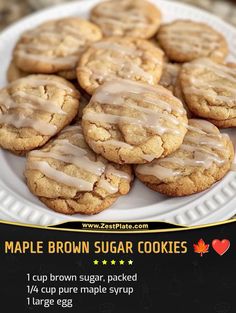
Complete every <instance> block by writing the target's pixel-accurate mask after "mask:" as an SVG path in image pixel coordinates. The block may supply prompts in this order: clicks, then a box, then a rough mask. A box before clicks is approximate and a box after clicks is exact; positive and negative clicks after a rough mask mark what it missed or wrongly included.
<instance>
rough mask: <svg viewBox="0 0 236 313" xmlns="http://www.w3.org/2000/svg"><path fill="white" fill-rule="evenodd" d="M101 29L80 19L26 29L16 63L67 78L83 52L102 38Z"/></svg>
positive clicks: (18, 45) (23, 68)
mask: <svg viewBox="0 0 236 313" xmlns="http://www.w3.org/2000/svg"><path fill="white" fill-rule="evenodd" d="M101 38H102V34H101V31H100V29H99V28H98V27H97V26H96V25H94V24H92V23H90V22H88V21H86V20H83V19H80V18H75V17H69V18H63V19H60V20H53V21H49V22H46V23H43V24H41V25H40V26H38V27H36V28H34V29H33V30H29V31H27V32H25V33H24V34H23V35H22V36H21V38H20V40H19V41H18V43H17V45H16V47H15V49H14V55H13V58H14V62H15V64H16V66H17V67H18V68H19V69H21V70H23V71H25V72H29V73H43V74H53V73H58V72H60V71H61V72H62V74H63V75H64V76H65V77H67V78H68V77H71V75H72V74H73V75H75V74H74V73H75V72H74V71H75V68H76V66H77V63H78V61H79V58H80V55H81V53H82V52H83V51H84V50H85V48H86V47H87V46H88V45H89V44H90V43H91V42H94V41H97V40H100V39H101Z"/></svg>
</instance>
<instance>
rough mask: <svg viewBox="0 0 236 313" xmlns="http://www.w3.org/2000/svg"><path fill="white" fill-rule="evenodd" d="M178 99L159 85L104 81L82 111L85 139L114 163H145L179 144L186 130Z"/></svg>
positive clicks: (97, 151)
mask: <svg viewBox="0 0 236 313" xmlns="http://www.w3.org/2000/svg"><path fill="white" fill-rule="evenodd" d="M186 125H187V117H186V111H185V110H184V108H183V105H182V103H181V102H180V101H179V100H178V99H177V98H176V97H174V96H173V94H172V93H171V92H170V91H169V90H167V89H165V88H164V87H162V86H155V87H153V86H150V85H148V84H142V83H137V82H133V81H129V80H117V81H113V82H107V83H105V84H103V85H102V86H101V87H99V88H98V89H97V91H96V92H95V94H94V95H93V97H92V99H91V101H90V103H89V104H88V105H87V107H86V108H85V109H84V111H83V117H82V127H83V131H84V135H85V140H86V141H87V143H88V144H89V146H90V147H91V148H92V149H93V150H94V151H95V152H96V153H98V154H101V155H102V156H104V157H105V158H106V159H108V160H110V161H113V162H116V163H120V164H123V163H130V164H132V163H134V164H135V163H147V162H150V161H152V160H153V159H154V158H159V157H164V156H166V155H168V154H170V153H172V152H173V151H175V150H176V149H178V147H179V146H180V145H181V143H182V141H183V138H184V135H185V133H186V131H187V129H186Z"/></svg>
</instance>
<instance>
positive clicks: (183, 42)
mask: <svg viewBox="0 0 236 313" xmlns="http://www.w3.org/2000/svg"><path fill="white" fill-rule="evenodd" d="M161 37H165V38H168V39H169V40H171V42H172V43H173V44H174V45H175V47H179V48H181V51H184V52H185V53H187V52H193V51H194V52H200V53H201V52H202V51H204V49H207V50H209V49H210V50H214V49H217V48H219V42H218V39H219V35H218V34H217V33H213V32H210V31H208V30H206V31H204V32H203V31H202V26H201V25H197V24H193V23H188V24H186V23H183V24H181V23H176V24H175V25H174V32H173V29H172V28H169V29H168V28H166V31H165V33H163V34H161Z"/></svg>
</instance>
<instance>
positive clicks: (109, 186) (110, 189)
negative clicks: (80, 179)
mask: <svg viewBox="0 0 236 313" xmlns="http://www.w3.org/2000/svg"><path fill="white" fill-rule="evenodd" d="M97 187H100V188H102V189H104V190H106V191H107V192H108V193H109V194H114V193H117V192H118V191H119V188H118V187H117V186H113V185H112V184H110V183H109V182H108V181H107V180H106V179H105V178H101V179H100V180H99V182H98V184H97Z"/></svg>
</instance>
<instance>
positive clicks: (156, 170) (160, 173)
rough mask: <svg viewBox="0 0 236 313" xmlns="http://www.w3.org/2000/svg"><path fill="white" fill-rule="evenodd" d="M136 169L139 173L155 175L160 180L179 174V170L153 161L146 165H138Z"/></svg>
mask: <svg viewBox="0 0 236 313" xmlns="http://www.w3.org/2000/svg"><path fill="white" fill-rule="evenodd" d="M136 171H137V172H138V173H139V174H141V175H150V176H157V177H158V178H159V179H160V180H165V179H168V178H170V177H174V176H179V175H180V174H181V172H180V171H176V170H172V169H170V168H167V167H163V166H160V165H158V164H155V163H150V164H148V165H138V166H137V168H136Z"/></svg>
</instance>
